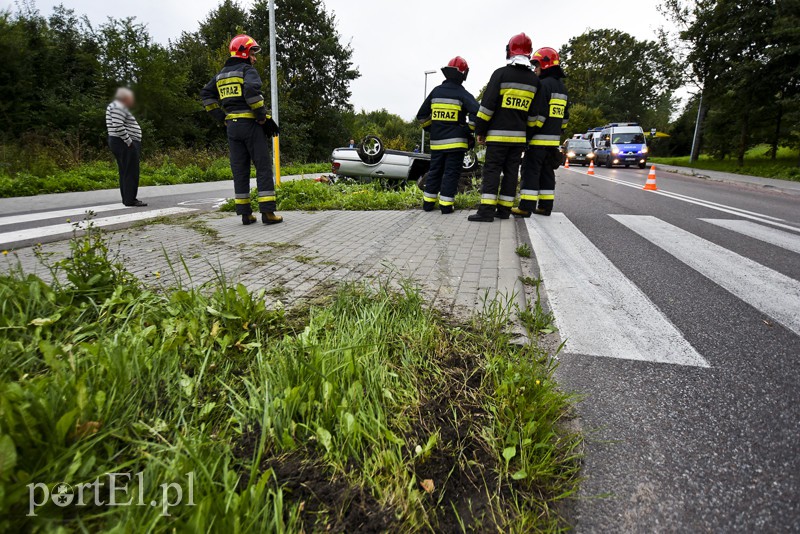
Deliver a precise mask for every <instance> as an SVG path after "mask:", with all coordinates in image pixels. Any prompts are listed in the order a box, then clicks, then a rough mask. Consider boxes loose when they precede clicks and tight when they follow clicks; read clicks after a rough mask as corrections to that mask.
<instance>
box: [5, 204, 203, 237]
mask: <svg viewBox="0 0 800 534" xmlns="http://www.w3.org/2000/svg"><path fill="white" fill-rule="evenodd" d="M193 211H197V210H195V209H190V208H164V209H159V210H151V211H135V212H132V213H123V214H122V215H114V216H111V217H103V218H101V219H92V223H94V226H95V227H103V226H112V225H114V224H123V223H129V222H136V221H144V220H147V219H155V218H156V217H163V216H166V215H180V214H187V213H191V212H193ZM80 227H81V228H84V224H83V223H80ZM73 229H74V225H73V224H71V223H64V224H54V225H51V226H42V227H39V228H27V229H25V230H17V231H16V232H6V233H2V234H0V244H2V245H10V244H13V243H18V242H20V241H26V240H29V239H39V238H42V237H48V236H53V235H61V234H70V233H72V231H73Z"/></svg>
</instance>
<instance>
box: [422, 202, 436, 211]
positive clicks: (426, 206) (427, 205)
mask: <svg viewBox="0 0 800 534" xmlns="http://www.w3.org/2000/svg"><path fill="white" fill-rule="evenodd" d="M435 207H436V202H423V203H422V211H427V212H431V211H433V209H434V208H435Z"/></svg>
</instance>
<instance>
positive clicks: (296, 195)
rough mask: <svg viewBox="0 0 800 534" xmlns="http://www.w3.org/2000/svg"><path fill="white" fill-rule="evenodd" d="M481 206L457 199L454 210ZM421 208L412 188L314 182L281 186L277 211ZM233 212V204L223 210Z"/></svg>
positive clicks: (473, 199) (469, 198)
mask: <svg viewBox="0 0 800 534" xmlns="http://www.w3.org/2000/svg"><path fill="white" fill-rule="evenodd" d="M257 197H258V192H257V191H256V190H253V191H252V193H251V203H252V206H253V210H254V211H258V202H257ZM478 202H480V193H478V192H473V193H468V194H463V195H457V196H456V208H457V209H468V208H471V207H472V206H474V205H475V204H476V203H478ZM420 206H422V191H420V190H419V188H418V187H416V186H415V185H409V186H408V187H406V188H404V189H398V190H383V189H381V187H380V184H377V183H370V184H335V185H330V184H323V183H318V182H315V181H313V180H296V181H292V182H284V183H283V184H281V186H280V188H279V189H278V211H292V210H302V211H317V210H348V211H376V210H408V209H417V208H419V207H420ZM221 209H222V211H233V210H234V204H233V200H229V201H228V203H227V204H225V205H223V206H222V208H221Z"/></svg>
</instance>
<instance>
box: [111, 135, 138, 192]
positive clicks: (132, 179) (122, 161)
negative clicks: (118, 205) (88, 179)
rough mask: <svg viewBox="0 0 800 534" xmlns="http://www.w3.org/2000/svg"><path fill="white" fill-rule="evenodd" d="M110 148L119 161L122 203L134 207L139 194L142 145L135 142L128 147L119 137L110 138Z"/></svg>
mask: <svg viewBox="0 0 800 534" xmlns="http://www.w3.org/2000/svg"><path fill="white" fill-rule="evenodd" d="M108 146H109V148H111V152H112V153H113V154H114V158H115V159H116V160H117V168H118V169H119V192H120V194H121V195H122V203H123V204H125V205H126V206H133V204H134V203H135V202H136V196H137V195H138V194H139V159H140V158H141V157H142V143H140V142H139V141H134V142H133V143H131V146H128V145H126V144H125V141H123V140H122V139H121V138H119V137H109V138H108Z"/></svg>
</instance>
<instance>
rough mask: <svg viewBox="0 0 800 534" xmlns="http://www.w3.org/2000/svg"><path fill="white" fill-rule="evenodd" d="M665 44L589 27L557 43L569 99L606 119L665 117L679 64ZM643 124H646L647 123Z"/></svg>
mask: <svg viewBox="0 0 800 534" xmlns="http://www.w3.org/2000/svg"><path fill="white" fill-rule="evenodd" d="M669 50H670V49H669V47H667V46H666V45H665V44H664V43H659V42H656V41H639V40H638V39H636V38H635V37H633V36H632V35H630V34H627V33H625V32H621V31H618V30H592V31H589V32H586V33H584V34H582V35H579V36H577V37H573V38H572V39H570V40H569V42H568V43H567V44H566V45H565V46H564V47H562V54H563V58H562V59H563V63H564V65H565V68H566V71H567V76H568V79H567V84H568V85H567V87H568V89H569V92H570V101H571V102H574V103H576V104H583V105H586V106H588V107H589V108H595V109H599V110H600V111H601V112H602V114H603V115H604V116H605V117H606V118H608V119H609V120H612V121H636V122H644V121H648V123H650V124H652V123H663V124H666V123H667V122H668V121H669V114H670V112H671V110H672V107H673V106H672V104H673V98H672V92H673V91H674V90H675V89H677V88H678V87H679V86H680V83H681V77H680V70H679V69H678V66H677V64H676V62H675V60H674V58H673V56H672V55H671V53H670V52H669ZM648 125H649V124H648Z"/></svg>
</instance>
